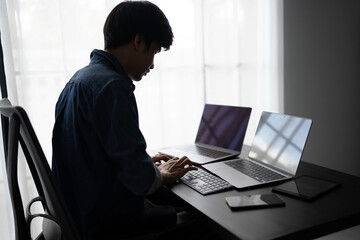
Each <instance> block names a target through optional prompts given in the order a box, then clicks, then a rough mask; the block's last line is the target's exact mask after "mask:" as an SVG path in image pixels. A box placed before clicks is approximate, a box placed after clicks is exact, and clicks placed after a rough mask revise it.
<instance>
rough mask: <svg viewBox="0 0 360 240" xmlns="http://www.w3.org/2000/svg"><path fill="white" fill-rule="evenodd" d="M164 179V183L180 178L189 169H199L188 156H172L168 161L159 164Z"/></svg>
mask: <svg viewBox="0 0 360 240" xmlns="http://www.w3.org/2000/svg"><path fill="white" fill-rule="evenodd" d="M158 168H159V170H160V172H161V176H162V179H163V185H165V184H168V183H173V182H175V181H177V180H179V179H180V178H181V177H182V176H184V175H185V173H187V172H188V171H191V170H197V168H196V167H194V166H192V162H191V161H190V159H188V158H187V157H182V158H180V159H179V158H172V159H170V160H168V161H167V162H164V163H162V164H160V165H158Z"/></svg>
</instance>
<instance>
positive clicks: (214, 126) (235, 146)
mask: <svg viewBox="0 0 360 240" xmlns="http://www.w3.org/2000/svg"><path fill="white" fill-rule="evenodd" d="M250 113H251V108H247V107H234V106H223V105H212V104H205V107H204V112H203V115H202V118H201V121H200V126H199V130H198V133H197V136H196V140H195V142H196V143H202V144H208V145H212V146H216V147H222V148H227V149H232V150H235V151H239V152H240V151H241V149H242V145H243V142H244V137H245V133H246V129H247V125H248V122H249V118H250Z"/></svg>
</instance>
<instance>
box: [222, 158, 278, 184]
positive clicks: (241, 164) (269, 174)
mask: <svg viewBox="0 0 360 240" xmlns="http://www.w3.org/2000/svg"><path fill="white" fill-rule="evenodd" d="M224 163H225V164H227V165H229V166H230V167H232V168H235V169H236V170H238V171H240V172H242V173H244V174H245V175H247V176H249V177H252V178H254V179H255V180H257V181H259V182H269V181H273V180H278V179H282V178H285V177H284V176H283V175H281V174H278V173H276V172H274V171H271V170H269V169H267V168H266V167H263V166H261V165H259V164H256V163H253V162H251V161H248V160H246V159H243V160H237V161H229V162H224Z"/></svg>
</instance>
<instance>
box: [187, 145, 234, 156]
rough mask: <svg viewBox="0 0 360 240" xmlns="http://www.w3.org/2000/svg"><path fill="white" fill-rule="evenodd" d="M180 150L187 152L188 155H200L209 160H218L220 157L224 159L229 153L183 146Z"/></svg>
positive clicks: (194, 146)
mask: <svg viewBox="0 0 360 240" xmlns="http://www.w3.org/2000/svg"><path fill="white" fill-rule="evenodd" d="M182 150H184V151H186V152H189V153H193V154H197V155H202V156H205V157H210V158H220V157H226V156H228V155H229V153H227V152H222V151H219V150H215V149H210V148H205V147H200V146H196V145H188V146H185V147H184V148H183V149H182Z"/></svg>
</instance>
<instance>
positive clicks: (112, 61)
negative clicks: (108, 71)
mask: <svg viewBox="0 0 360 240" xmlns="http://www.w3.org/2000/svg"><path fill="white" fill-rule="evenodd" d="M90 59H91V62H94V63H95V62H99V61H106V62H107V63H108V64H109V65H111V66H112V67H113V68H114V70H115V71H116V72H118V73H119V74H121V75H125V76H126V79H127V81H129V83H130V84H131V87H132V89H133V90H135V85H134V84H133V82H132V80H131V78H130V77H129V76H128V75H127V73H126V72H125V70H124V69H123V67H122V66H121V64H120V63H119V61H118V60H117V59H116V57H115V56H114V55H113V54H111V53H109V52H106V51H103V50H98V49H94V50H93V51H92V52H91V54H90Z"/></svg>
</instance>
